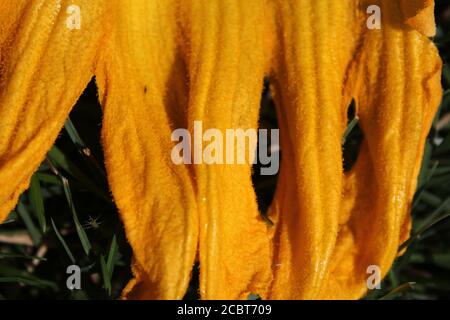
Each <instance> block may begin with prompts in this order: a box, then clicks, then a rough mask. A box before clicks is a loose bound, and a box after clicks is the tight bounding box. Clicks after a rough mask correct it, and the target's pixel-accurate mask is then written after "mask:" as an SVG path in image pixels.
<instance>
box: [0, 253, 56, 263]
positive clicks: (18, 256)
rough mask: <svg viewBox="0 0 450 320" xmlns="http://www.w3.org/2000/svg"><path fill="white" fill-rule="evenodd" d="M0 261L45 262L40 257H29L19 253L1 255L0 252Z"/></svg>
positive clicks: (44, 259)
mask: <svg viewBox="0 0 450 320" xmlns="http://www.w3.org/2000/svg"><path fill="white" fill-rule="evenodd" d="M0 259H27V260H40V261H47V259H46V258H42V257H36V256H29V255H25V254H19V253H1V252H0Z"/></svg>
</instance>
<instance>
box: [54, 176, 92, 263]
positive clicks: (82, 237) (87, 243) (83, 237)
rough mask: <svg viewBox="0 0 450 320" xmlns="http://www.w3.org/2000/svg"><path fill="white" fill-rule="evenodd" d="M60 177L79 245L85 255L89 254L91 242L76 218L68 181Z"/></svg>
mask: <svg viewBox="0 0 450 320" xmlns="http://www.w3.org/2000/svg"><path fill="white" fill-rule="evenodd" d="M61 179H62V183H63V188H64V193H65V195H66V198H67V202H68V203H69V207H70V210H71V211H72V217H73V221H74V223H75V227H76V230H77V233H78V237H79V238H80V241H81V245H82V246H83V250H84V252H85V253H86V255H89V252H90V251H91V248H92V246H91V242H90V241H89V238H88V236H87V234H86V232H85V231H84V229H83V226H82V225H81V223H80V220H79V219H78V215H77V212H76V210H75V205H74V203H73V199H72V193H71V192H70V185H69V181H68V180H67V179H66V178H65V177H63V176H61Z"/></svg>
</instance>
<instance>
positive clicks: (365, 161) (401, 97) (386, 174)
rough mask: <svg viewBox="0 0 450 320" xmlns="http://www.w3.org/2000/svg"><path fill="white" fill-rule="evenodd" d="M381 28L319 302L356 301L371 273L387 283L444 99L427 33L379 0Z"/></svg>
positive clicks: (374, 39) (358, 71)
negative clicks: (371, 268)
mask: <svg viewBox="0 0 450 320" xmlns="http://www.w3.org/2000/svg"><path fill="white" fill-rule="evenodd" d="M378 5H380V7H381V9H382V12H383V13H384V14H383V20H382V29H381V30H369V31H367V33H366V34H365V36H364V44H363V46H362V48H361V51H360V52H359V53H358V56H357V57H355V60H354V64H355V66H356V68H355V69H353V71H354V76H356V77H357V79H358V80H357V81H355V83H356V85H355V86H354V87H353V88H352V89H353V92H354V96H355V100H356V104H357V115H358V117H359V119H360V126H361V128H362V131H363V133H364V141H363V144H362V146H361V150H360V152H359V156H358V160H357V162H356V164H355V165H354V167H353V168H352V170H351V171H350V172H349V173H348V174H347V175H346V179H345V188H344V197H345V202H344V203H345V204H346V205H345V206H343V207H342V209H341V210H342V212H343V214H342V215H341V217H344V218H343V220H341V226H340V232H339V237H338V241H337V245H336V249H335V254H334V256H333V259H332V263H331V265H330V268H329V272H328V274H327V277H326V278H325V281H324V284H323V286H322V289H321V294H320V297H321V298H326V299H358V298H360V297H361V296H363V295H364V294H365V292H366V291H367V283H366V281H367V278H368V277H369V274H367V268H368V267H369V266H372V265H375V266H378V267H379V268H380V270H381V276H382V277H384V276H385V275H386V274H387V272H388V271H389V269H390V268H391V266H392V263H393V261H394V259H395V258H396V257H397V255H398V248H399V246H400V244H401V243H402V242H403V241H405V240H406V239H407V238H408V236H409V230H410V215H409V211H410V206H411V202H412V199H413V196H414V191H415V188H416V181H417V176H418V171H419V168H420V164H421V160H422V155H423V148H424V143H425V139H426V136H427V134H428V132H429V130H430V127H431V122H432V119H433V117H434V114H435V113H436V111H437V107H438V105H439V101H440V97H441V85H440V73H441V61H440V58H439V55H438V52H437V49H436V48H435V46H434V44H433V43H432V42H431V41H430V40H429V39H427V38H426V37H425V36H424V35H423V34H422V30H413V29H410V28H407V27H405V26H404V27H402V28H399V27H398V26H400V25H402V22H403V21H402V20H401V17H402V16H401V8H400V6H399V4H398V3H395V2H393V1H389V0H382V1H379V2H378Z"/></svg>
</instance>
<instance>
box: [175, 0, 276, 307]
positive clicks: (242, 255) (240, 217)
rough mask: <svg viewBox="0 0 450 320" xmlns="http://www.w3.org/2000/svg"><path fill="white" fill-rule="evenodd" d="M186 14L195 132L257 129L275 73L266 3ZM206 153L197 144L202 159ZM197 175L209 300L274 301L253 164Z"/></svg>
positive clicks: (207, 5)
mask: <svg viewBox="0 0 450 320" xmlns="http://www.w3.org/2000/svg"><path fill="white" fill-rule="evenodd" d="M182 13H183V14H182V17H183V19H184V20H183V30H184V34H185V36H186V37H187V39H189V41H188V44H187V46H186V48H185V50H186V53H187V57H188V59H187V65H188V69H189V79H190V92H189V107H188V110H189V111H188V112H189V126H190V128H191V131H193V128H192V126H193V124H194V121H196V120H201V121H203V122H202V124H203V132H205V131H206V130H207V129H209V128H215V129H219V130H220V131H221V132H222V133H223V135H224V136H225V132H226V129H243V130H247V129H257V128H258V113H259V101H260V95H261V90H262V85H263V78H264V71H265V70H264V68H265V66H266V65H267V64H266V63H265V61H266V60H265V58H266V56H265V55H264V48H265V41H264V21H265V20H264V18H265V15H264V6H263V2H262V1H253V0H252V1H240V0H229V1H220V0H212V1H197V0H193V1H183V4H182ZM193 137H194V139H196V138H199V139H201V137H196V136H193ZM205 145H206V143H205ZM249 147H250V148H253V149H254V148H255V144H251V145H249ZM201 150H202V149H201V146H199V145H198V144H196V145H195V149H194V152H196V151H199V152H201ZM245 150H248V148H247V149H245ZM235 151H236V152H237V150H235ZM224 156H225V157H226V151H225V150H224ZM252 160H253V159H250V161H252ZM195 175H196V190H197V199H198V206H199V214H200V238H199V239H200V240H199V241H200V244H199V245H200V247H199V250H200V294H201V297H202V298H203V299H247V297H248V295H249V294H250V293H252V292H253V293H258V294H259V295H261V296H262V297H264V298H265V297H267V295H268V293H267V290H268V286H269V283H270V281H271V269H270V251H269V249H270V243H269V237H268V234H267V230H266V229H267V226H266V225H265V223H264V222H263V220H262V219H261V218H260V216H259V212H258V206H257V203H256V197H255V193H254V190H253V186H252V182H251V164H248V158H247V164H205V163H203V164H197V165H195Z"/></svg>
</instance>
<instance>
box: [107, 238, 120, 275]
mask: <svg viewBox="0 0 450 320" xmlns="http://www.w3.org/2000/svg"><path fill="white" fill-rule="evenodd" d="M119 258H120V253H119V247H118V246H117V239H116V235H114V237H113V239H112V241H111V246H110V247H109V253H108V259H107V261H106V270H107V272H108V275H109V278H110V279H111V278H112V275H113V273H114V267H115V265H116V263H117V261H118V260H119Z"/></svg>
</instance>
